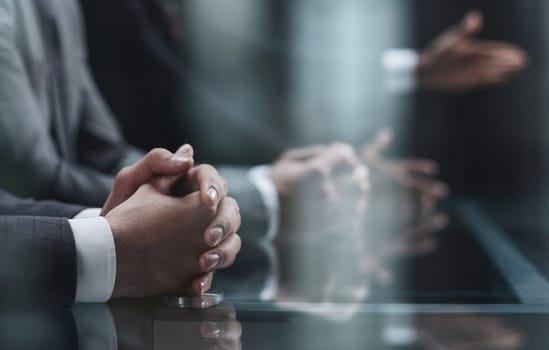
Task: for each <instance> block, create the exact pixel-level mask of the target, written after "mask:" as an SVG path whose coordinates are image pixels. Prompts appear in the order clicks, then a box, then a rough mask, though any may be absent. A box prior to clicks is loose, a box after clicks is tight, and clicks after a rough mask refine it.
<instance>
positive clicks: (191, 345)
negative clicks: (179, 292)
mask: <svg viewBox="0 0 549 350" xmlns="http://www.w3.org/2000/svg"><path fill="white" fill-rule="evenodd" d="M111 312H112V315H113V318H114V320H115V324H116V329H117V338H118V348H119V349H120V350H124V349H132V350H133V349H143V350H148V349H151V348H153V349H155V350H162V349H180V348H188V349H226V350H239V349H241V348H242V344H241V341H240V338H241V336H242V326H241V324H240V322H239V321H238V320H237V318H236V310H235V308H234V306H232V305H231V304H229V303H222V304H220V305H218V306H216V307H214V308H210V309H204V310H193V309H178V308H173V307H169V306H164V305H161V306H155V307H154V309H153V310H152V311H151V310H150V309H149V308H143V307H141V308H140V306H139V305H135V304H133V303H115V304H113V305H111ZM151 344H152V346H151Z"/></svg>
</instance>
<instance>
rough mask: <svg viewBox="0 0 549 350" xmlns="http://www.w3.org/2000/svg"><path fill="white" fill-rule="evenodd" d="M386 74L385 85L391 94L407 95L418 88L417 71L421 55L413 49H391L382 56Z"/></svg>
mask: <svg viewBox="0 0 549 350" xmlns="http://www.w3.org/2000/svg"><path fill="white" fill-rule="evenodd" d="M381 61H382V64H383V68H384V69H385V73H386V80H385V85H386V88H387V90H388V91H389V92H392V93H395V94H398V93H407V92H411V91H413V90H414V89H415V88H416V83H417V81H416V69H417V66H418V64H419V55H418V53H417V52H416V51H415V50H411V49H391V50H387V51H385V53H384V54H383V56H382V59H381Z"/></svg>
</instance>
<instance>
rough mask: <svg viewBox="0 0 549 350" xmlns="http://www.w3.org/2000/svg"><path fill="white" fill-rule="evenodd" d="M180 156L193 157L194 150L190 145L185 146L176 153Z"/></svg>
mask: <svg viewBox="0 0 549 350" xmlns="http://www.w3.org/2000/svg"><path fill="white" fill-rule="evenodd" d="M175 153H176V154H178V155H182V156H187V157H192V156H193V155H194V149H193V147H192V146H191V145H189V144H184V145H183V146H181V147H179V149H178V150H177V151H176V152H175Z"/></svg>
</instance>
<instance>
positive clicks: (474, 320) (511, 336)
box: [416, 315, 524, 350]
mask: <svg viewBox="0 0 549 350" xmlns="http://www.w3.org/2000/svg"><path fill="white" fill-rule="evenodd" d="M416 322H417V329H418V340H419V341H420V342H421V343H422V345H424V346H425V348H426V349H430V350H439V349H448V350H478V349H483V350H513V349H518V348H519V347H521V346H522V343H523V340H524V339H523V335H522V333H521V332H520V331H518V330H517V329H513V328H511V327H509V326H507V325H506V324H505V323H504V321H503V320H502V319H499V318H495V317H484V316H470V315H468V316H419V319H418V320H417V321H416Z"/></svg>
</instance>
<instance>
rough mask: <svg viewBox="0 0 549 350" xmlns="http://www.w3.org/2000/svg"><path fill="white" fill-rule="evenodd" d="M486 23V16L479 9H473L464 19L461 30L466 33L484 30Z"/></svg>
mask: <svg viewBox="0 0 549 350" xmlns="http://www.w3.org/2000/svg"><path fill="white" fill-rule="evenodd" d="M483 24H484V16H483V15H482V12H480V11H479V10H476V9H475V10H471V11H469V12H467V14H466V15H465V18H464V19H463V22H462V25H461V30H462V31H463V32H464V34H467V35H471V34H476V33H478V32H480V31H481V30H482V26H483Z"/></svg>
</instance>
